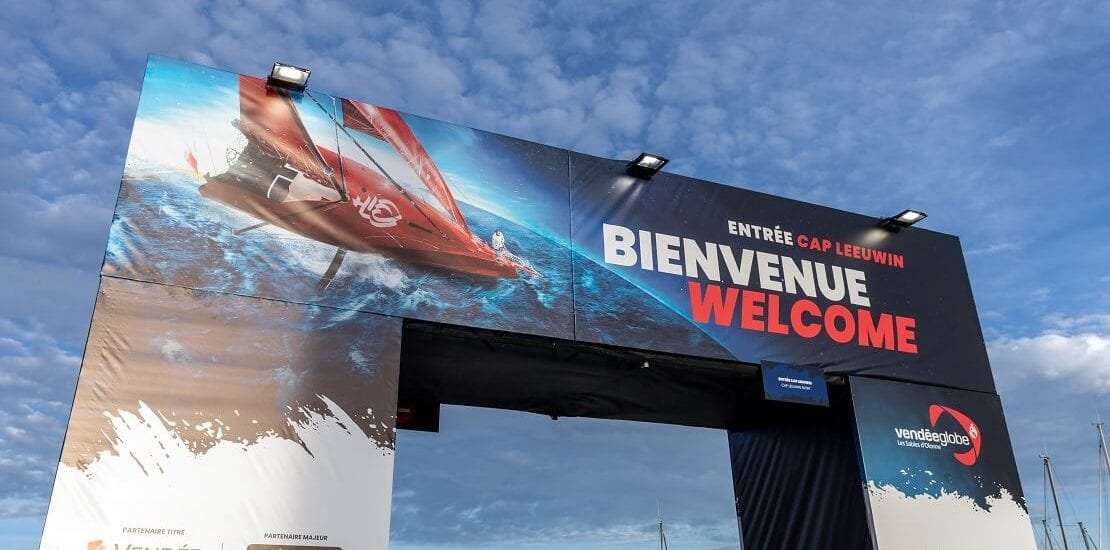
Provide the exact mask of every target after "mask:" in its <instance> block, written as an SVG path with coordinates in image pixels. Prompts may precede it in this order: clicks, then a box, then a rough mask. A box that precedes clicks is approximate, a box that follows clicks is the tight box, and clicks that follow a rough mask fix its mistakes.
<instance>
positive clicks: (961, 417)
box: [894, 404, 983, 466]
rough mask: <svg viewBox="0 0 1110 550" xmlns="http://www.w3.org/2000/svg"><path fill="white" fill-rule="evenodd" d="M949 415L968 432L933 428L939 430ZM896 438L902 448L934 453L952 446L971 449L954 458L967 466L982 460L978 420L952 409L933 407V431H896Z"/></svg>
mask: <svg viewBox="0 0 1110 550" xmlns="http://www.w3.org/2000/svg"><path fill="white" fill-rule="evenodd" d="M945 414H947V415H949V416H951V417H952V418H953V420H955V421H956V423H957V424H959V425H960V428H962V429H963V432H964V433H958V432H949V431H936V430H932V429H930V428H935V427H936V425H937V422H939V421H940V418H941V416H943V415H945ZM894 435H895V436H897V437H898V445H899V446H900V447H913V448H919V449H932V450H941V449H944V448H946V447H948V446H949V445H957V446H960V447H968V448H967V449H966V450H963V451H959V452H955V453H952V457H953V458H955V459H956V461H957V462H959V463H960V464H963V465H964V466H971V465H974V464H975V462H976V461H978V460H979V451H980V449H981V448H982V446H983V434H982V433H981V432H980V431H979V426H978V425H976V424H975V421H974V420H972V419H971V418H970V417H969V416H967V415H966V414H964V413H962V412H960V411H957V410H956V409H953V408H952V407H947V406H944V405H937V404H932V405H929V428H917V429H913V428H894Z"/></svg>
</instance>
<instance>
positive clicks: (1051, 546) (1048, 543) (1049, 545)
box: [1041, 512, 1056, 550]
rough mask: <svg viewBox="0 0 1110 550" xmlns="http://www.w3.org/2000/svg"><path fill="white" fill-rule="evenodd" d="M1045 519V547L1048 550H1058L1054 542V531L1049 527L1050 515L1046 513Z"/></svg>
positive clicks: (1042, 520)
mask: <svg viewBox="0 0 1110 550" xmlns="http://www.w3.org/2000/svg"><path fill="white" fill-rule="evenodd" d="M1045 513H1046V515H1045V517H1043V518H1041V525H1043V526H1044V547H1045V548H1046V549H1047V550H1056V544H1055V543H1053V542H1052V531H1050V530H1049V529H1050V528H1049V526H1048V515H1047V512H1045Z"/></svg>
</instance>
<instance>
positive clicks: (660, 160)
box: [625, 153, 667, 179]
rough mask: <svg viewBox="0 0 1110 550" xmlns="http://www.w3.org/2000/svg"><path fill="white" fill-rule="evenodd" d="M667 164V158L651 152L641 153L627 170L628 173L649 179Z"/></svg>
mask: <svg viewBox="0 0 1110 550" xmlns="http://www.w3.org/2000/svg"><path fill="white" fill-rule="evenodd" d="M666 164H667V158H666V157H661V156H659V155H653V154H651V153H640V155H639V156H637V157H636V158H635V159H634V160H633V161H632V162H630V163H628V168H627V169H626V170H625V171H626V172H627V173H628V175H630V176H635V177H637V178H643V179H648V178H650V177H652V176H654V175H655V174H656V172H658V171H659V170H661V169H662V168H663V166H665V165H666Z"/></svg>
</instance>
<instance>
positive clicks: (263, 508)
mask: <svg viewBox="0 0 1110 550" xmlns="http://www.w3.org/2000/svg"><path fill="white" fill-rule="evenodd" d="M320 399H321V400H323V402H324V403H325V404H326V406H327V408H328V411H329V414H325V415H321V414H318V413H314V412H312V411H309V410H307V409H306V410H302V411H301V412H303V413H304V414H305V415H306V417H307V420H306V421H305V422H303V423H300V424H293V429H294V430H295V431H296V433H297V435H298V436H299V437H300V439H301V441H303V443H304V447H301V446H300V445H299V444H297V443H296V442H294V441H290V440H288V439H283V438H279V437H276V436H264V437H263V438H261V439H260V440H259V441H257V442H256V443H253V444H246V443H242V442H234V441H228V440H223V441H220V442H219V443H217V444H216V445H215V446H213V447H212V448H210V449H208V450H207V451H206V452H204V453H202V454H194V453H193V452H192V451H190V449H189V447H188V444H187V443H186V442H185V441H183V440H182V439H181V438H179V437H178V436H177V435H175V434H174V433H173V430H172V428H170V427H168V426H166V424H165V423H164V422H163V420H162V418H161V416H160V415H159V413H157V412H156V411H154V410H152V409H150V408H149V407H147V406H146V405H145V404H141V406H140V408H139V411H138V414H134V413H131V412H126V411H116V413H115V414H109V416H110V418H111V420H112V425H113V428H114V429H115V431H116V434H118V439H117V440H116V441H115V442H114V443H113V449H114V451H115V454H113V453H109V452H103V453H101V454H100V455H99V456H98V457H97V459H96V460H95V461H93V462H92V463H91V464H89V465H88V467H87V468H86V469H85V470H84V471H82V470H79V469H77V468H74V467H72V466H67V465H65V464H61V465H59V468H58V476H57V481H56V482H55V485H54V493H53V496H52V498H51V507H50V512H49V515H48V517H47V520H46V528H45V531H44V535H43V541H42V544H41V547H40V548H41V549H42V550H63V549H66V550H68V549H73V548H81V549H84V548H87V547H88V545H89V543H90V542H91V541H96V540H102V541H104V544H105V546H106V547H107V548H112V544H117V543H118V544H119V545H120V547H121V548H123V547H126V545H127V544H134V545H139V546H140V547H142V546H151V547H158V548H161V547H171V546H172V547H173V548H190V549H198V550H209V549H219V548H246V547H247V546H248V545H250V544H267V543H268V544H282V543H285V544H298V543H297V542H294V541H290V540H281V539H267V538H266V537H265V534H266V533H289V534H297V535H326V536H327V541H326V543H325V542H323V541H312V542H307V541H300V542H299V544H302V545H310V546H311V545H326V546H340V547H343V548H367V549H382V550H385V549H386V548H387V547H388V543H389V512H390V503H391V500H392V495H391V493H392V486H393V451H392V450H391V449H387V448H382V447H379V446H378V445H377V444H376V443H375V442H374V441H373V440H371V439H369V438H367V437H366V436H365V435H364V434H363V433H362V432H361V431H360V430H359V429H358V428H357V424H356V422H355V421H354V420H353V419H352V418H351V417H350V416H348V415H347V414H346V413H345V412H344V411H343V410H342V409H341V408H340V407H339V406H338V405H336V404H335V403H334V402H332V401H331V400H330V399H328V398H326V397H323V396H321V397H320ZM106 414H108V413H106ZM306 448H307V451H306ZM127 528H139V529H168V530H184V535H177V534H128V533H125V529H127Z"/></svg>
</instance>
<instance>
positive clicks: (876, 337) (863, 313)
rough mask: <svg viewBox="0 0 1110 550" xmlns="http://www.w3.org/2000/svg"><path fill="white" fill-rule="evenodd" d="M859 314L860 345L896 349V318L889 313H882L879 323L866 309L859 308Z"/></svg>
mask: <svg viewBox="0 0 1110 550" xmlns="http://www.w3.org/2000/svg"><path fill="white" fill-rule="evenodd" d="M858 315H859V345H861V346H870V347H873V348H886V349H894V318H893V317H892V316H891V315H890V314H889V313H882V314H880V315H879V322H878V323H875V320H874V318H872V317H871V312H870V311H868V310H866V309H861V310H859V312H858Z"/></svg>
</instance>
